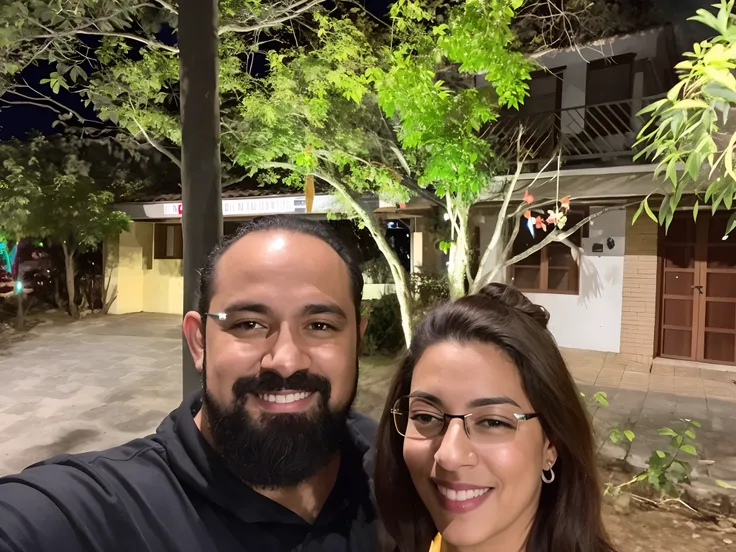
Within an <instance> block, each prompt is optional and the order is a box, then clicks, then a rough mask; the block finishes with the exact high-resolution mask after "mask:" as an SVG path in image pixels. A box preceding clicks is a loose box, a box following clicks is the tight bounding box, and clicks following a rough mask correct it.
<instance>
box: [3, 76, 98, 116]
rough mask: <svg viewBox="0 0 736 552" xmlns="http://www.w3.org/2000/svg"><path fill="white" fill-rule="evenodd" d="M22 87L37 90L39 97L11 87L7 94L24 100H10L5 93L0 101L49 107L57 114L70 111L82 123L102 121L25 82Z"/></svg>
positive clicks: (10, 103) (9, 103)
mask: <svg viewBox="0 0 736 552" xmlns="http://www.w3.org/2000/svg"><path fill="white" fill-rule="evenodd" d="M21 87H22V88H28V89H29V90H31V91H32V92H35V93H36V94H38V96H37V97H33V96H28V95H26V94H22V93H21V92H18V91H17V90H14V89H10V90H7V91H6V92H5V94H13V95H14V96H18V97H19V98H23V100H12V99H10V100H9V99H7V98H5V97H3V96H4V95H5V94H4V95H3V96H0V101H2V102H4V103H6V104H8V105H18V104H27V105H34V106H36V107H42V108H44V109H49V110H51V111H53V112H54V113H56V114H57V115H63V114H66V113H69V114H71V115H72V116H74V117H76V118H77V120H78V121H79V122H80V123H90V124H100V123H97V122H96V121H93V120H90V119H87V118H85V117H84V116H82V115H81V114H80V113H78V112H77V111H75V110H73V109H71V108H69V107H68V106H66V105H64V104H63V103H61V102H59V101H57V100H55V99H53V98H52V97H50V96H47V95H46V94H42V93H41V92H39V91H38V90H36V89H35V88H33V87H32V86H30V85H28V84H23V85H21V86H20V87H19V88H21ZM24 100H25V101H24ZM42 102H48V103H42Z"/></svg>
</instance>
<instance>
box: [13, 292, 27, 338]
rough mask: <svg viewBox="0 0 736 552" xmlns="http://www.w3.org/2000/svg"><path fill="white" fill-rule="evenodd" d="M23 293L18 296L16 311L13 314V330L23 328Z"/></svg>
mask: <svg viewBox="0 0 736 552" xmlns="http://www.w3.org/2000/svg"><path fill="white" fill-rule="evenodd" d="M23 295H24V294H23V292H20V293H19V294H18V310H17V311H16V313H15V329H16V330H22V329H23V328H24V327H25V313H24V312H23Z"/></svg>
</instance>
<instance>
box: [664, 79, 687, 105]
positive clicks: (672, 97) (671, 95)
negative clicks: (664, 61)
mask: <svg viewBox="0 0 736 552" xmlns="http://www.w3.org/2000/svg"><path fill="white" fill-rule="evenodd" d="M683 86H685V81H684V80H681V81H680V82H678V83H677V84H676V85H675V86H673V87H672V88H670V90H669V92H667V99H668V100H669V101H671V102H673V103H674V102H676V101H677V97H678V96H679V95H680V90H682V87H683Z"/></svg>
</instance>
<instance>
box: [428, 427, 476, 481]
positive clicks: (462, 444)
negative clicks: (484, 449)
mask: <svg viewBox="0 0 736 552" xmlns="http://www.w3.org/2000/svg"><path fill="white" fill-rule="evenodd" d="M434 459H435V461H436V462H437V464H439V465H440V466H441V467H442V469H444V470H447V471H457V470H458V469H460V468H462V467H472V466H474V465H475V464H476V463H477V462H478V455H477V454H476V453H475V451H474V450H473V445H472V443H471V442H470V439H469V438H468V435H467V433H465V426H464V425H463V420H460V419H458V418H456V419H454V420H450V423H449V424H448V425H447V431H445V434H444V435H443V436H442V443H440V448H438V449H437V452H436V453H435V455H434Z"/></svg>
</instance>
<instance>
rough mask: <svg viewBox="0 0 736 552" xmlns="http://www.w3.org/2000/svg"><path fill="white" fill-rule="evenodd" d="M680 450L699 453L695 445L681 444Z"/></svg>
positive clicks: (693, 453)
mask: <svg viewBox="0 0 736 552" xmlns="http://www.w3.org/2000/svg"><path fill="white" fill-rule="evenodd" d="M680 450H681V451H682V452H687V453H688V454H692V455H693V456H697V455H698V451H696V450H695V447H694V446H692V445H682V446H680Z"/></svg>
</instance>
